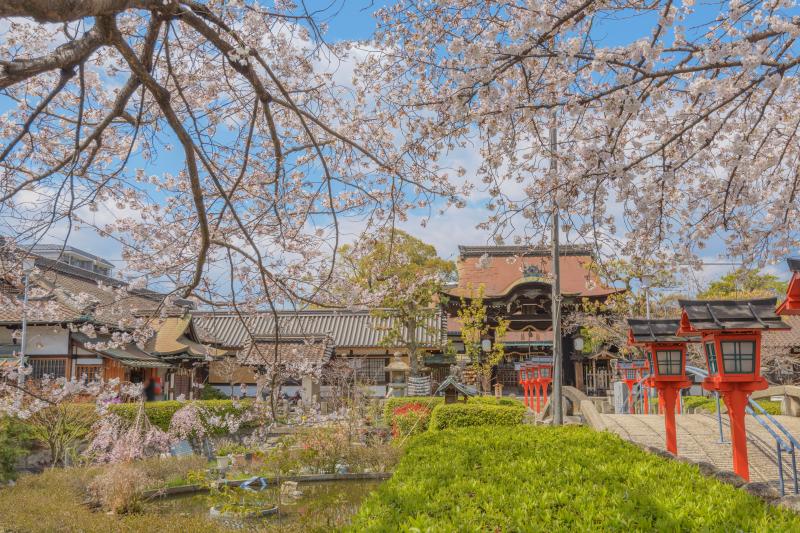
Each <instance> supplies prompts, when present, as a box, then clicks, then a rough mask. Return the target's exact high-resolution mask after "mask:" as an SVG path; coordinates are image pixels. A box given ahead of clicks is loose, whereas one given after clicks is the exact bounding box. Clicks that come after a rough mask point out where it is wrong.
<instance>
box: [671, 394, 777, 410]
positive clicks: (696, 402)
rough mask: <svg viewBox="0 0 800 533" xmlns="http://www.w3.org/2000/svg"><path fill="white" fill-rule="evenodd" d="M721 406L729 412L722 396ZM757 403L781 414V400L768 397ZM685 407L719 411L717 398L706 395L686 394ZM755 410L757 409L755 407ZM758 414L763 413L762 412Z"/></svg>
mask: <svg viewBox="0 0 800 533" xmlns="http://www.w3.org/2000/svg"><path fill="white" fill-rule="evenodd" d="M719 403H720V406H721V407H722V412H723V413H725V412H727V408H726V407H725V402H724V401H722V398H720V399H719ZM756 403H757V404H758V405H760V406H761V407H763V408H764V410H765V411H766V412H767V413H769V414H771V415H779V414H781V402H773V401H772V400H769V399H767V398H762V399H760V400H756ZM683 407H684V409H688V408H690V407H691V408H697V407H700V408H702V409H705V410H706V411H708V412H709V413H716V412H717V400H716V399H715V398H713V397H705V396H684V397H683ZM754 410H755V409H754ZM758 414H761V413H760V412H759V413H758Z"/></svg>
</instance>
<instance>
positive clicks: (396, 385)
mask: <svg viewBox="0 0 800 533" xmlns="http://www.w3.org/2000/svg"><path fill="white" fill-rule="evenodd" d="M385 370H386V371H387V372H389V385H388V387H389V396H405V395H406V388H407V386H408V385H407V382H408V373H409V372H410V371H411V367H409V366H408V363H406V362H405V361H403V360H402V359H400V354H397V353H396V354H394V358H393V359H392V362H391V363H389V364H388V365H386V367H385Z"/></svg>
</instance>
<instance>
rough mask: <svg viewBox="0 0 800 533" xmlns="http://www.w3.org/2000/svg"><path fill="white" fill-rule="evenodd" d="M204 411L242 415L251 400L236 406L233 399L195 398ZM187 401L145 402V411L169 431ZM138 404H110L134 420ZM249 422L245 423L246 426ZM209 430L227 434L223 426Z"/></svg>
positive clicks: (214, 433) (158, 424)
mask: <svg viewBox="0 0 800 533" xmlns="http://www.w3.org/2000/svg"><path fill="white" fill-rule="evenodd" d="M194 403H195V404H197V406H198V407H200V408H201V409H202V410H203V411H204V412H206V413H208V414H209V415H211V416H219V417H224V416H225V415H226V414H233V415H241V414H242V413H243V412H244V411H245V410H246V409H247V408H248V407H249V406H250V402H246V401H242V402H239V406H238V407H236V406H234V404H233V401H231V400H194ZM185 405H186V402H179V401H177V400H166V401H162V402H146V403H145V404H144V411H145V413H146V414H147V418H148V419H150V423H151V424H153V425H154V426H156V427H157V428H159V429H161V430H162V431H169V426H170V422H171V421H172V417H173V415H175V412H176V411H178V409H180V408H181V407H184V406H185ZM137 409H138V404H136V403H121V404H115V405H111V406H110V411H111V412H112V413H115V414H118V415H119V416H120V417H122V418H124V419H125V420H130V421H133V420H134V419H135V418H136V411H137ZM246 426H247V424H245V425H244V427H246ZM208 432H209V433H210V434H211V435H215V436H219V435H226V434H227V431H226V430H225V429H223V428H218V427H215V426H212V427H209V428H208Z"/></svg>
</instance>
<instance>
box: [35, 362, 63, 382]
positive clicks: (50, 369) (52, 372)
mask: <svg viewBox="0 0 800 533" xmlns="http://www.w3.org/2000/svg"><path fill="white" fill-rule="evenodd" d="M28 363H29V364H30V365H31V378H33V379H42V378H43V377H44V376H50V377H51V378H63V377H66V375H67V374H66V368H67V364H66V363H67V360H66V359H31V360H29V361H28Z"/></svg>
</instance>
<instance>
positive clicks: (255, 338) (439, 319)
mask: <svg viewBox="0 0 800 533" xmlns="http://www.w3.org/2000/svg"><path fill="white" fill-rule="evenodd" d="M384 311H386V310H384ZM277 315H278V333H277V340H278V348H277V352H276V353H277V357H278V358H279V359H278V360H280V361H291V360H292V359H295V358H298V357H302V358H304V359H306V360H308V361H309V362H312V363H315V364H320V365H323V367H324V365H327V364H329V363H330V362H331V361H337V362H340V363H345V364H347V365H349V366H350V368H352V369H353V371H354V373H355V379H356V380H357V381H358V382H359V383H361V384H363V385H364V386H366V387H368V388H369V390H370V391H371V394H372V395H374V396H384V395H385V394H386V392H387V385H388V383H389V372H388V371H387V370H386V367H387V366H388V365H389V363H390V361H391V359H392V357H393V355H394V354H395V353H397V352H404V350H403V349H401V348H399V347H396V346H389V345H387V344H386V339H387V334H388V332H389V331H390V329H392V328H393V327H394V324H393V320H394V319H393V318H391V316H384V315H390V313H385V312H384V313H381V314H380V316H378V315H376V314H374V312H373V311H371V310H362V311H350V310H345V309H325V310H308V311H279V312H278V313H277ZM194 323H195V325H196V326H197V331H198V333H199V337H200V340H201V342H203V343H204V344H206V345H209V346H213V347H215V348H218V349H220V350H224V351H226V352H227V354H228V357H231V358H233V357H238V361H240V362H241V363H242V364H241V365H240V367H239V368H238V369H237V370H236V371H235V372H234V373H228V372H227V371H226V366H227V365H226V361H225V360H224V359H221V358H217V359H215V360H214V361H212V362H211V363H210V364H209V383H210V384H211V385H213V386H214V387H217V388H218V389H220V390H221V391H223V392H228V391H230V383H231V382H233V383H235V384H237V385H239V384H244V385H245V386H247V388H248V395H251V396H252V395H253V394H255V386H256V374H255V372H256V371H257V370H258V366H259V360H258V358H257V357H254V356H253V351H254V347H255V346H257V347H258V349H259V353H260V354H272V353H273V352H275V335H276V332H275V315H274V314H273V313H270V312H259V313H251V314H248V315H246V316H244V321H242V320H241V319H240V318H239V316H238V315H236V314H233V313H210V312H203V311H197V312H195V313H194ZM444 331H445V330H444V317H443V315H442V313H436V314H434V315H432V316H431V317H429V318H428V319H427V323H426V324H425V325H423V326H421V327H420V333H419V334H418V335H419V336H418V338H419V340H420V349H421V350H422V351H423V352H428V353H440V352H441V350H442V348H443V347H444V344H445V338H444ZM402 355H403V356H404V357H407V354H405V353H402ZM268 357H269V356H268ZM319 385H320V384H317V383H311V382H308V381H307V382H306V383H305V385H304V389H305V392H304V394H307V395H313V394H321V395H322V396H323V397H324V396H325V395H326V392H327V390H326V387H325V375H324V372H323V378H322V387H321V388H320V389H319V391H318V392H317V388H318V387H319ZM300 386H301V383H300V382H292V383H289V384H288V386H287V387H285V388H286V390H287V391H288V392H289V393H290V394H293V393H294V392H295V390H296V387H300ZM309 399H310V398H309Z"/></svg>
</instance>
